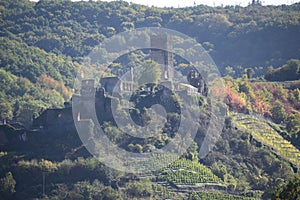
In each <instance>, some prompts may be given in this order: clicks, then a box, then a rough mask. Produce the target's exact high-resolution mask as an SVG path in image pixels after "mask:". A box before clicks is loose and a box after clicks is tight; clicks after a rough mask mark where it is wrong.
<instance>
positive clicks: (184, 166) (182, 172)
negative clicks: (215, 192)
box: [158, 159, 222, 185]
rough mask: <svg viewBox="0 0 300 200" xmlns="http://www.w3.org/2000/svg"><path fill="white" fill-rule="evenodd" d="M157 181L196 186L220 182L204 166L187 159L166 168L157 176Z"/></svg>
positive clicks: (179, 160)
mask: <svg viewBox="0 0 300 200" xmlns="http://www.w3.org/2000/svg"><path fill="white" fill-rule="evenodd" d="M158 180H159V181H168V182H171V183H173V184H176V185H197V184H208V183H216V184H221V183H222V181H221V180H220V179H219V178H218V177H217V176H216V175H214V174H213V173H212V171H211V170H210V169H209V168H207V167H205V166H204V165H202V164H200V163H198V162H196V161H190V160H187V159H178V160H177V161H175V162H173V163H172V164H171V165H170V166H168V167H166V169H164V170H163V171H162V172H161V173H160V175H159V176H158Z"/></svg>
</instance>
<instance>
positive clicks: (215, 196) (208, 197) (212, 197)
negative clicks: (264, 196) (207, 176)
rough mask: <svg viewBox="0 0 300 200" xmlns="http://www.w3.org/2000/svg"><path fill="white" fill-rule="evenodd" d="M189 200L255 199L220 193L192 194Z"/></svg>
mask: <svg viewBox="0 0 300 200" xmlns="http://www.w3.org/2000/svg"><path fill="white" fill-rule="evenodd" d="M189 199H193V200H202V199H205V200H254V199H255V198H250V197H243V196H237V195H231V194H224V193H220V192H194V193H192V194H191V195H190V198H189Z"/></svg>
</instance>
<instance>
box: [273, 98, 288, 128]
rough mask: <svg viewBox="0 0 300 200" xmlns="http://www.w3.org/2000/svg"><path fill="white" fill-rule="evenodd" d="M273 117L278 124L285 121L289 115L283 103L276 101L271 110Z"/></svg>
mask: <svg viewBox="0 0 300 200" xmlns="http://www.w3.org/2000/svg"><path fill="white" fill-rule="evenodd" d="M271 113H272V117H273V119H274V120H275V122H277V123H281V122H283V121H285V119H286V117H287V114H286V112H285V109H284V106H283V105H282V103H281V102H279V101H276V102H275V104H274V106H273V107H272V110H271Z"/></svg>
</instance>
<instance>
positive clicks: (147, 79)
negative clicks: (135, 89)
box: [138, 60, 161, 87]
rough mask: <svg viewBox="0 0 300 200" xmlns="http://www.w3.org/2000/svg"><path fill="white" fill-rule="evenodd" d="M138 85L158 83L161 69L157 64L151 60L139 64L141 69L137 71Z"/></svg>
mask: <svg viewBox="0 0 300 200" xmlns="http://www.w3.org/2000/svg"><path fill="white" fill-rule="evenodd" d="M138 73H139V74H138V83H139V85H140V86H141V85H150V86H152V87H153V86H154V85H157V84H158V81H159V79H160V76H161V69H160V66H159V64H157V63H156V62H154V61H152V60H146V61H144V62H143V63H142V64H141V70H139V71H138Z"/></svg>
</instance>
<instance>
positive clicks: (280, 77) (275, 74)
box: [265, 59, 300, 81]
mask: <svg viewBox="0 0 300 200" xmlns="http://www.w3.org/2000/svg"><path fill="white" fill-rule="evenodd" d="M265 79H266V80H269V81H293V80H298V79H300V60H295V59H293V60H289V61H288V63H287V64H286V65H284V66H282V67H280V68H278V69H275V70H274V69H270V70H269V71H268V73H267V74H266V75H265Z"/></svg>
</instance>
